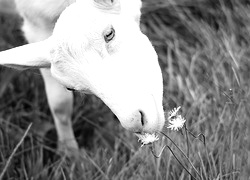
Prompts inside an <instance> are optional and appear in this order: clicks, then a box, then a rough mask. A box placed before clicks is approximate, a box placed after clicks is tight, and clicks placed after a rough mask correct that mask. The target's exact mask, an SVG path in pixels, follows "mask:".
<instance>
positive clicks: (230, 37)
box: [0, 0, 250, 180]
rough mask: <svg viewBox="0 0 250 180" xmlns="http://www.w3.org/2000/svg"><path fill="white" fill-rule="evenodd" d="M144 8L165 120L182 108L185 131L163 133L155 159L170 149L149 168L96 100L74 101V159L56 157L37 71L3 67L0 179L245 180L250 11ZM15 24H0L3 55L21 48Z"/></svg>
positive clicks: (249, 137)
mask: <svg viewBox="0 0 250 180" xmlns="http://www.w3.org/2000/svg"><path fill="white" fill-rule="evenodd" d="M143 2H144V3H143V8H142V13H143V16H142V19H141V29H142V31H143V32H144V33H145V34H147V35H148V37H149V38H150V40H151V41H152V44H153V45H154V47H155V49H156V51H157V53H158V55H159V62H160V65H161V68H162V72H163V78H164V102H163V103H164V108H165V112H166V118H167V116H168V112H169V111H170V110H172V109H173V108H175V107H178V106H181V114H182V116H183V117H185V119H186V124H185V128H183V129H182V130H180V131H170V130H169V129H167V128H164V130H163V132H164V133H165V134H166V135H167V137H165V136H163V137H162V138H161V139H160V140H159V141H158V142H157V143H155V145H154V146H155V151H156V152H155V153H156V154H159V153H160V150H161V149H162V147H163V146H164V145H167V146H166V148H165V149H164V151H163V152H162V154H161V156H160V157H159V158H156V157H154V156H153V154H152V152H151V150H150V147H149V146H143V147H141V146H140V143H138V142H137V138H136V136H134V135H133V134H131V133H130V132H128V131H126V130H124V129H123V128H122V127H121V125H120V124H119V122H118V120H117V119H116V117H115V116H114V115H113V114H112V113H111V112H110V110H109V109H108V108H107V107H106V106H105V105H104V104H103V103H102V102H101V101H100V100H99V99H97V98H96V97H94V96H91V95H81V94H78V93H75V98H74V99H75V102H74V114H73V127H74V132H75V135H76V138H77V141H78V143H79V145H80V147H81V150H80V152H79V157H78V158H77V159H75V158H68V157H66V156H65V155H63V154H60V153H58V152H57V151H56V146H57V137H56V131H55V127H54V124H53V120H52V116H51V114H50V111H49V108H48V105H47V99H46V96H45V92H44V85H43V82H42V78H41V75H40V73H39V71H37V70H27V71H25V72H20V71H15V70H11V69H7V68H4V67H0V179H1V178H2V179H11V180H12V179H32V180H38V179H39V180H40V179H46V180H50V179H51V180H52V179H53V180H59V179H72V180H76V179H86V180H92V179H93V180H94V179H95V180H102V179H114V180H118V179H119V180H120V179H121V180H122V179H124V180H129V179H131V180H133V179H136V180H140V179H141V180H147V179H148V180H152V179H156V180H163V179H166V180H177V179H179V180H181V179H183V180H186V179H190V180H191V179H192V180H193V179H202V180H210V179H211V180H212V179H214V180H227V179H230V180H238V179H241V180H247V179H250V59H249V57H250V2H249V1H247V0H145V1H143ZM21 23H22V22H21V19H20V18H19V17H17V16H15V15H6V14H0V50H4V49H8V48H12V47H15V46H19V45H21V44H24V43H25V40H24V38H23V37H22V33H21V31H20V25H21ZM17 58H18V57H17ZM31 123H32V127H31V128H30V129H29V128H28V127H29V125H30V124H31ZM166 124H167V123H166ZM25 132H26V134H25ZM22 137H24V139H21V138H22ZM170 139H171V140H170ZM173 142H174V143H173ZM18 145H20V146H18ZM177 147H178V148H177ZM15 148H18V149H17V150H16V149H15Z"/></svg>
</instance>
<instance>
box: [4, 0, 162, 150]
mask: <svg viewBox="0 0 250 180" xmlns="http://www.w3.org/2000/svg"><path fill="white" fill-rule="evenodd" d="M2 1H4V0H2ZM15 2H16V9H17V11H18V12H19V13H20V15H21V16H22V17H23V19H24V23H23V28H22V29H23V32H24V35H25V37H26V39H27V40H28V41H29V43H30V44H28V45H24V46H21V47H17V48H14V49H10V50H7V51H3V52H0V64H1V65H4V66H9V67H14V68H17V69H25V68H41V73H42V75H43V78H44V82H45V87H46V92H47V97H48V102H49V106H50V109H51V111H52V114H53V117H54V120H55V125H56V128H57V133H58V137H59V140H60V141H61V142H63V143H64V144H65V145H66V146H67V147H69V148H78V146H77V143H76V141H75V138H74V135H73V131H72V128H71V121H70V120H71V114H72V104H73V95H72V92H71V91H68V90H66V88H67V89H71V90H76V91H79V92H84V93H92V94H95V95H96V96H98V97H99V98H100V99H102V100H103V102H104V103H106V104H107V105H108V106H109V108H110V109H111V110H112V111H113V112H114V114H115V115H116V116H117V117H118V119H119V121H120V122H121V125H122V126H123V127H124V128H126V129H128V130H130V131H132V132H134V133H154V132H158V131H161V129H162V127H163V125H164V122H165V119H164V112H163V107H162V97H163V82H162V74H161V70H160V67H159V64H158V57H157V54H156V52H155V50H154V48H153V47H152V45H151V43H150V41H149V39H148V38H147V37H146V36H145V35H144V34H143V33H142V32H141V31H140V28H139V25H138V23H139V17H140V6H141V2H140V0H120V1H119V0H99V1H98V0H76V2H75V0H16V1H15ZM65 87H66V88H65Z"/></svg>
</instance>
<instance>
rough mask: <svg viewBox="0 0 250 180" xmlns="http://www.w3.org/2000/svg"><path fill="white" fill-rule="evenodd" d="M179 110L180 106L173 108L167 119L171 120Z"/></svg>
mask: <svg viewBox="0 0 250 180" xmlns="http://www.w3.org/2000/svg"><path fill="white" fill-rule="evenodd" d="M180 109H181V106H179V107H177V108H174V109H173V110H171V111H170V112H169V113H168V119H171V118H173V117H175V116H177V114H178V111H179V110H180Z"/></svg>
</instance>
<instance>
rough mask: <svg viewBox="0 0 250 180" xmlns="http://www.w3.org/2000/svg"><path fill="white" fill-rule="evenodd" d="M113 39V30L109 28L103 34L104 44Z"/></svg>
mask: <svg viewBox="0 0 250 180" xmlns="http://www.w3.org/2000/svg"><path fill="white" fill-rule="evenodd" d="M114 37H115V30H114V28H112V27H111V28H110V29H109V30H108V31H106V32H105V34H104V40H105V42H106V43H108V42H110V41H111V40H112V39H113V38H114Z"/></svg>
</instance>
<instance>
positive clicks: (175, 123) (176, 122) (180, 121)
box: [167, 115, 186, 131]
mask: <svg viewBox="0 0 250 180" xmlns="http://www.w3.org/2000/svg"><path fill="white" fill-rule="evenodd" d="M185 122H186V120H185V119H184V118H183V117H182V116H181V115H177V116H175V117H174V118H172V119H169V126H168V127H167V128H169V129H171V130H175V131H178V130H179V129H181V128H182V127H183V125H184V123H185Z"/></svg>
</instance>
